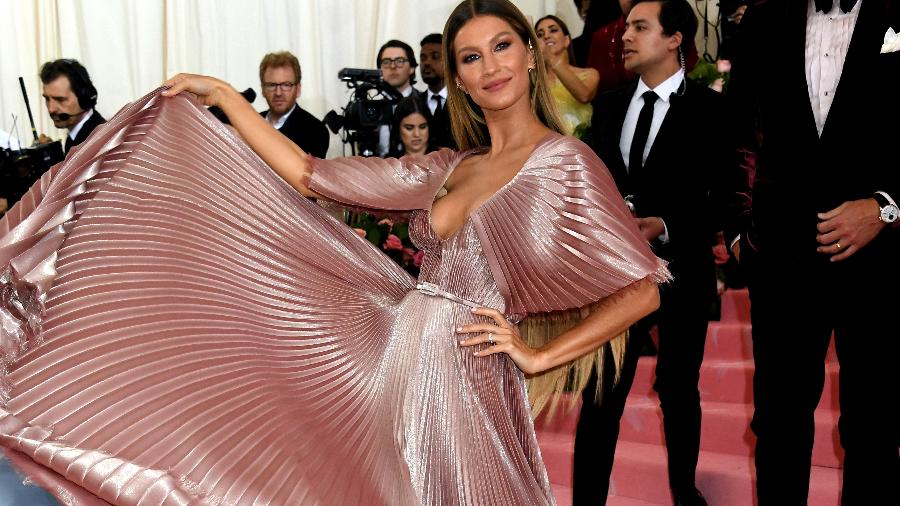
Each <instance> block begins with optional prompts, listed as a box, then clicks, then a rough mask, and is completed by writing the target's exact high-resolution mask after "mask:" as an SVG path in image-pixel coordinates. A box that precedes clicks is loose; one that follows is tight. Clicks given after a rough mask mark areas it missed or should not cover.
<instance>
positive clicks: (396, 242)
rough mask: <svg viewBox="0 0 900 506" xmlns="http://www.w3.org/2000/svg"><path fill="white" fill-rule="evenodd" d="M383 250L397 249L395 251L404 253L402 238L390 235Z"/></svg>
mask: <svg viewBox="0 0 900 506" xmlns="http://www.w3.org/2000/svg"><path fill="white" fill-rule="evenodd" d="M382 248H384V249H386V250H391V249H395V250H401V251H402V250H403V241H401V240H400V238H399V237H397V236H396V235H394V234H388V237H387V241H385V243H384V246H382Z"/></svg>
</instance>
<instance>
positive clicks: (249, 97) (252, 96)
mask: <svg viewBox="0 0 900 506" xmlns="http://www.w3.org/2000/svg"><path fill="white" fill-rule="evenodd" d="M241 96H242V97H244V99H245V100H246V101H247V102H250V103H251V104H252V103H253V101H254V100H256V92H255V91H253V88H247V89H246V90H244V91H242V92H241ZM207 110H208V111H209V112H210V113H212V115H213V116H215V117H216V119H217V120H219V121H221V122H222V123H224V124H226V125H230V124H231V122H230V121H228V116H226V115H225V111H223V110H222V109H219V108H218V107H216V106H212V107H210V108H208V109H207Z"/></svg>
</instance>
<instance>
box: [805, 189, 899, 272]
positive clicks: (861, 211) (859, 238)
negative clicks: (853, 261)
mask: <svg viewBox="0 0 900 506" xmlns="http://www.w3.org/2000/svg"><path fill="white" fill-rule="evenodd" d="M879 210H880V207H879V206H878V202H877V201H875V199H873V198H870V199H861V200H851V201H848V202H844V203H843V204H841V205H839V206H837V207H836V208H834V209H832V210H831V211H828V212H827V213H819V214H818V216H819V219H820V220H822V221H821V222H820V223H819V225H818V226H817V227H816V228H817V229H818V230H819V234H818V235H817V236H816V240H818V241H819V244H822V246H819V247H818V248H816V251H818V252H819V253H823V254H826V255H831V261H832V262H839V261H841V260H844V259H845V258H849V257H850V256H852V255H853V254H854V253H856V252H857V251H859V250H860V249H862V248H863V247H865V245H866V244H869V241H871V240H872V239H874V238H875V236H876V235H878V233H879V232H881V229H882V228H883V227H884V222H883V221H881V220H880V219H878V213H879Z"/></svg>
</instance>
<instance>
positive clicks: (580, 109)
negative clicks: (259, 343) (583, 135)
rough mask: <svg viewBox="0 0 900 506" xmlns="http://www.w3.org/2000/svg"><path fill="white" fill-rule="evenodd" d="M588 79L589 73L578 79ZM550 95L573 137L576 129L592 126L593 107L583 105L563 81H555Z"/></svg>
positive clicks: (581, 74)
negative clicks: (582, 126) (580, 126)
mask: <svg viewBox="0 0 900 506" xmlns="http://www.w3.org/2000/svg"><path fill="white" fill-rule="evenodd" d="M586 77H587V72H580V73H579V74H578V78H579V79H581V80H582V81H584V80H585V78H586ZM550 93H552V94H553V98H554V99H556V108H557V110H558V112H559V117H560V119H561V120H562V122H563V126H564V127H565V128H566V133H567V134H569V135H573V134H574V133H575V128H576V127H578V126H579V125H584V126H585V127H588V126H590V125H591V114H593V111H594V108H593V107H591V104H582V103H581V102H579V101H578V100H577V99H576V98H575V97H573V96H572V94H571V93H569V90H568V89H566V86H565V85H564V84H563V83H562V81H560V80H559V79H554V80H553V83H552V84H551V85H550Z"/></svg>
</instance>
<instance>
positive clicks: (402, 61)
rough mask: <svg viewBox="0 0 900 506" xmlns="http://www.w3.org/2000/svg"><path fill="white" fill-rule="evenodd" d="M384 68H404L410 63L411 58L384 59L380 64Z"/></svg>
mask: <svg viewBox="0 0 900 506" xmlns="http://www.w3.org/2000/svg"><path fill="white" fill-rule="evenodd" d="M378 63H379V64H380V65H381V66H382V68H384V67H402V66H404V65H406V64H407V63H409V58H404V57H402V56H401V57H399V58H382V59H381V61H380V62H378Z"/></svg>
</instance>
